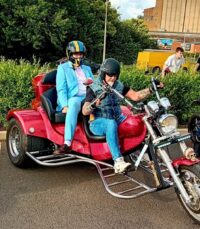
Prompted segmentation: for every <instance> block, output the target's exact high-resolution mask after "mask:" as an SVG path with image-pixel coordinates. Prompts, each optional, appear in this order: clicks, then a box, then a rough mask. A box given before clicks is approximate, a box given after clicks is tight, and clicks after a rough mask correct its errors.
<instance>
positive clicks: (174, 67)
mask: <svg viewBox="0 0 200 229" xmlns="http://www.w3.org/2000/svg"><path fill="white" fill-rule="evenodd" d="M184 63H185V59H184V57H181V58H180V59H177V58H176V55H175V54H173V55H171V56H169V57H168V58H167V60H166V61H165V65H166V66H167V67H169V70H170V71H171V72H173V73H176V72H178V70H179V69H180V67H181V65H183V64H184Z"/></svg>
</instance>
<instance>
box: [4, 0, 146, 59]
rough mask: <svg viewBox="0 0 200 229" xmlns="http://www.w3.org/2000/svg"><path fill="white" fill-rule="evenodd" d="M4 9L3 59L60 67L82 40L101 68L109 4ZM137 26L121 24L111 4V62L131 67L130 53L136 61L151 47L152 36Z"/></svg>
mask: <svg viewBox="0 0 200 229" xmlns="http://www.w3.org/2000/svg"><path fill="white" fill-rule="evenodd" d="M0 9H1V11H0V24H1V26H0V53H1V55H3V56H5V57H8V58H13V59H14V58H20V57H22V58H25V59H31V58H32V57H33V55H34V56H36V57H37V58H40V59H41V60H42V62H46V61H56V60H58V59H60V58H61V57H63V56H64V55H65V49H66V44H67V42H69V41H71V40H73V39H78V40H81V41H83V42H84V43H85V45H86V47H87V57H88V58H90V59H92V60H93V61H96V62H99V63H100V62H101V60H102V52H103V40H104V39H103V37H104V18H105V0H90V1H88V0H73V1H72V0H48V1H47V0H12V1H10V0H0ZM134 20H135V19H134ZM134 20H130V21H129V20H128V21H123V22H121V21H120V18H119V14H118V13H117V11H116V9H113V8H112V7H111V5H110V3H109V4H108V27H107V28H108V30H107V37H108V42H107V48H108V49H107V51H108V53H107V56H108V55H109V56H113V57H116V58H119V60H120V61H123V62H124V63H131V62H132V57H131V58H130V56H129V57H128V56H127V57H126V58H125V54H126V53H127V50H128V53H129V54H131V55H136V52H137V50H140V49H142V48H143V47H147V45H148V42H149V37H148V36H147V30H146V29H144V26H143V25H142V23H141V22H139V20H135V21H134ZM137 23H138V24H137ZM135 26H137V28H135ZM143 38H145V39H143ZM122 50H123V56H124V57H123V58H122V56H121V51H122Z"/></svg>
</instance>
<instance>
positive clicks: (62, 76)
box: [56, 61, 94, 111]
mask: <svg viewBox="0 0 200 229" xmlns="http://www.w3.org/2000/svg"><path fill="white" fill-rule="evenodd" d="M81 68H82V70H83V72H84V73H85V76H86V78H87V79H88V78H91V79H94V76H93V74H92V71H91V68H90V67H89V66H86V65H81ZM56 90H57V95H58V99H57V105H58V106H57V108H56V110H57V111H61V110H62V109H63V107H65V106H67V105H68V99H70V98H71V97H73V96H75V95H76V94H77V93H78V80H77V76H76V73H75V71H74V69H73V65H72V62H70V61H67V62H65V63H63V64H60V65H59V66H58V69H57V75H56Z"/></svg>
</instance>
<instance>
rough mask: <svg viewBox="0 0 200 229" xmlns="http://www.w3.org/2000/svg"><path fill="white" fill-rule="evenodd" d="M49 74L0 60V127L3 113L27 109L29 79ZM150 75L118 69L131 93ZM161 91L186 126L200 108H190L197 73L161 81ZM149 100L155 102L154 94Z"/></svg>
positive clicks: (199, 84)
mask: <svg viewBox="0 0 200 229" xmlns="http://www.w3.org/2000/svg"><path fill="white" fill-rule="evenodd" d="M47 71H49V65H43V66H42V67H41V66H40V64H39V62H37V61H34V63H32V64H31V63H30V62H27V61H24V60H18V61H14V60H5V59H4V58H1V59H0V125H1V126H4V127H5V126H6V119H5V117H6V114H7V112H8V111H9V109H13V108H28V107H29V106H30V102H31V100H32V98H33V96H34V95H33V91H32V86H31V80H32V78H33V77H34V76H36V75H37V74H38V73H41V72H47ZM151 77H152V75H145V74H144V72H142V71H139V70H137V69H136V68H135V67H134V66H133V67H132V66H129V67H122V71H121V76H120V79H121V81H122V82H124V83H126V84H127V85H129V86H130V87H132V88H133V89H134V90H140V89H143V88H145V87H147V86H149V85H150V80H151ZM156 77H157V78H159V79H160V80H162V81H163V83H164V85H165V88H164V89H163V90H161V91H160V93H161V96H166V97H168V98H169V99H170V102H171V104H172V109H171V112H172V113H174V114H175V115H177V117H178V119H179V123H180V124H186V123H187V121H188V119H189V118H190V116H191V115H192V113H194V112H198V111H199V112H200V107H194V106H192V105H191V103H192V101H193V100H195V99H197V98H199V97H200V96H199V92H200V74H194V73H192V72H179V73H178V74H176V75H173V76H170V75H169V76H167V77H165V78H162V79H161V77H160V76H156ZM150 99H155V95H154V96H152V97H151V98H150Z"/></svg>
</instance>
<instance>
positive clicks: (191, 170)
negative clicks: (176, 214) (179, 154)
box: [177, 164, 200, 224]
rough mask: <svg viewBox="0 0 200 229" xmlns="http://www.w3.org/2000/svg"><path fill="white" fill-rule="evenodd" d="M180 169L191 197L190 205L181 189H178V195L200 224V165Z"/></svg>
mask: <svg viewBox="0 0 200 229" xmlns="http://www.w3.org/2000/svg"><path fill="white" fill-rule="evenodd" d="M179 171H180V178H181V180H182V183H183V185H184V187H185V189H186V192H187V193H188V195H189V197H190V200H191V204H190V205H188V204H187V203H186V202H185V200H184V199H183V197H182V195H181V194H180V192H179V191H177V195H178V197H179V200H180V202H181V204H182V205H183V207H184V208H185V210H186V211H187V213H188V214H189V215H190V217H192V218H193V219H194V220H195V221H196V222H197V223H199V224H200V165H199V164H196V165H193V166H189V167H186V166H181V167H180V168H179Z"/></svg>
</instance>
